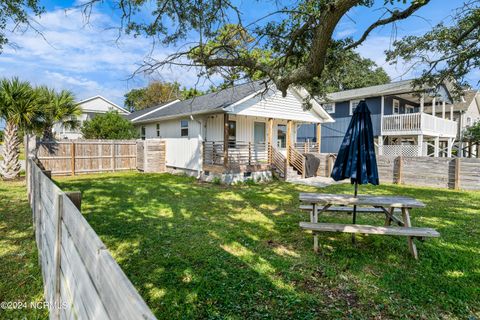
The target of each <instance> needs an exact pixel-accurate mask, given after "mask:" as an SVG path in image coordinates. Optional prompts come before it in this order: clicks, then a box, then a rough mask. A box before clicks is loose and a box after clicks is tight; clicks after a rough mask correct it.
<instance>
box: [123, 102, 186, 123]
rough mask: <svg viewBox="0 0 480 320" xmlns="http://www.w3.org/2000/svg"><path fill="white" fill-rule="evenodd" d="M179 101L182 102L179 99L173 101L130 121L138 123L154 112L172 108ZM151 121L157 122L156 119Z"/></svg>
mask: <svg viewBox="0 0 480 320" xmlns="http://www.w3.org/2000/svg"><path fill="white" fill-rule="evenodd" d="M179 101H180V100H179V99H177V100H173V101H171V102H168V103H167V104H164V105H162V106H159V107H158V108H155V109H153V110H150V111H148V112H147V113H144V114H142V115H140V116H138V117H136V118H133V119H132V120H130V121H132V122H133V121H137V120H138V119H140V118H143V117H145V116H146V115H149V114H151V113H153V112H155V111H158V110H161V109H163V108H165V107H168V106H170V105H172V104H174V103H177V102H179ZM157 119H158V118H157ZM151 120H155V119H151Z"/></svg>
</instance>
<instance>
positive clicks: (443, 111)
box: [442, 100, 445, 119]
mask: <svg viewBox="0 0 480 320" xmlns="http://www.w3.org/2000/svg"><path fill="white" fill-rule="evenodd" d="M442 119H445V100H443V101H442Z"/></svg>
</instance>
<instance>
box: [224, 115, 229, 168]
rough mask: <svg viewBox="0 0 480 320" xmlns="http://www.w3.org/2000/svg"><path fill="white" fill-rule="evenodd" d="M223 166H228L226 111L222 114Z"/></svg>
mask: <svg viewBox="0 0 480 320" xmlns="http://www.w3.org/2000/svg"><path fill="white" fill-rule="evenodd" d="M223 166H224V167H225V168H226V167H227V166H228V113H224V114H223Z"/></svg>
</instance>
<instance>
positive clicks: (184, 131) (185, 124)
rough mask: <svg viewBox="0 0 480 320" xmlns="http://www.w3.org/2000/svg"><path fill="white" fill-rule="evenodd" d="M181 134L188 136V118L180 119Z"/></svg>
mask: <svg viewBox="0 0 480 320" xmlns="http://www.w3.org/2000/svg"><path fill="white" fill-rule="evenodd" d="M180 136H182V137H188V120H182V121H180Z"/></svg>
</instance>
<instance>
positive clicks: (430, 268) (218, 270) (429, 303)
mask: <svg viewBox="0 0 480 320" xmlns="http://www.w3.org/2000/svg"><path fill="white" fill-rule="evenodd" d="M59 183H60V185H61V187H62V188H63V189H66V190H80V191H82V194H83V203H82V211H83V213H84V214H85V217H86V218H87V220H88V221H89V222H90V224H91V225H92V226H93V228H94V229H95V230H96V232H97V233H98V234H99V235H100V237H101V238H102V240H103V241H104V242H105V244H106V245H107V247H108V248H109V249H110V251H111V252H112V254H113V255H114V257H115V258H116V260H117V261H118V262H119V264H120V266H121V267H122V269H123V270H124V271H125V272H126V274H127V276H128V277H129V278H130V280H131V281H132V282H133V283H134V285H135V286H136V288H137V289H138V290H139V292H140V294H141V295H142V296H143V297H144V299H145V300H146V302H147V304H148V305H149V306H150V308H151V309H152V310H153V311H154V313H155V314H156V315H157V317H158V318H159V319H163V318H167V319H173V318H228V319H243V318H270V319H282V318H283V319H314V318H345V317H351V318H369V319H371V318H378V319H380V318H381V319H384V318H422V319H438V318H442V317H443V318H462V319H464V318H467V317H472V319H474V318H473V317H477V318H478V317H479V316H480V258H479V257H480V232H479V226H480V212H479V211H478V208H480V193H479V192H458V191H451V190H441V189H432V188H416V187H403V186H394V185H382V186H379V187H373V186H362V187H361V188H360V190H361V191H360V192H361V193H368V194H391V195H405V196H411V197H415V198H417V199H419V200H421V201H423V202H424V203H425V204H426V205H427V208H425V209H415V210H412V213H411V214H412V223H413V225H414V226H424V227H433V228H436V229H437V230H438V231H439V232H440V233H441V235H442V237H441V238H439V239H429V240H428V241H426V242H423V243H421V242H420V243H418V242H417V247H418V250H419V255H420V260H419V261H415V260H413V259H412V258H411V256H410V254H409V251H408V248H407V244H406V238H404V237H398V238H397V237H382V236H358V237H357V245H355V246H354V245H352V244H351V241H350V236H349V235H347V234H322V235H320V243H321V244H322V251H321V253H320V254H314V253H313V250H312V242H313V241H312V236H311V235H310V234H308V233H307V232H303V231H301V230H300V228H299V227H298V223H299V222H300V221H306V220H307V219H308V218H307V213H302V212H301V211H299V210H298V206H299V201H298V193H299V192H301V191H318V192H330V193H332V192H333V193H352V187H351V186H350V185H336V186H331V187H328V188H324V189H315V188H312V187H307V186H296V185H291V184H288V183H283V182H274V183H271V184H268V185H241V186H233V187H225V186H219V185H213V184H204V183H198V182H196V181H195V180H194V179H191V178H188V177H183V176H173V175H168V174H163V175H158V174H157V175H156V174H138V173H124V174H108V175H96V176H82V177H70V178H63V179H59ZM322 219H324V221H337V222H349V221H350V217H349V216H348V215H338V214H328V216H325V217H324V218H322ZM359 223H368V224H377V225H382V224H383V217H381V216H375V215H362V216H360V218H359Z"/></svg>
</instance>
